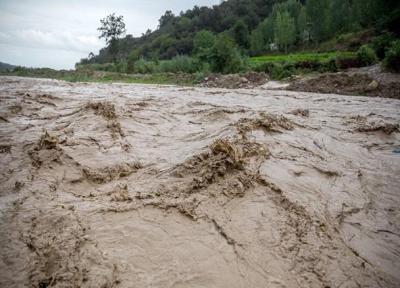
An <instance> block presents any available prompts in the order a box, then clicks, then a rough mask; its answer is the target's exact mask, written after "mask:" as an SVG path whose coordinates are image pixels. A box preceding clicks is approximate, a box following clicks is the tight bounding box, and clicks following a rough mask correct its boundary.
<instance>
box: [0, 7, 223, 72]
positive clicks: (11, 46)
mask: <svg viewBox="0 0 400 288" xmlns="http://www.w3.org/2000/svg"><path fill="white" fill-rule="evenodd" d="M219 2H220V1H219V0H109V1H106V0H84V1H83V0H81V1H79V0H0V62H5V63H9V64H14V65H23V66H28V67H50V68H55V69H71V68H73V67H74V65H75V63H76V62H78V61H79V59H81V58H83V57H86V56H87V55H88V54H89V52H94V53H95V54H97V52H98V50H99V49H100V48H102V47H103V46H104V45H105V43H104V41H103V40H100V39H98V37H97V36H98V31H97V27H98V26H99V23H100V19H101V18H104V17H105V16H107V15H108V14H110V13H113V12H115V13H116V14H118V15H123V16H124V20H125V23H126V28H127V34H132V35H133V36H140V35H141V34H142V33H144V32H145V31H146V30H147V29H148V28H150V29H152V30H154V29H155V28H156V27H157V25H158V19H159V18H160V16H161V15H162V14H164V12H165V11H166V10H172V11H173V12H174V13H175V14H178V13H179V12H180V11H182V10H187V9H190V8H192V7H193V6H194V5H197V6H212V5H215V4H218V3H219Z"/></svg>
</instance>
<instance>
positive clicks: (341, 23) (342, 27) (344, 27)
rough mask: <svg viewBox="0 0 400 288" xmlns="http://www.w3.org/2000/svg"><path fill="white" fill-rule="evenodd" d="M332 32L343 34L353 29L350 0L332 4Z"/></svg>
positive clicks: (339, 0) (333, 0)
mask: <svg viewBox="0 0 400 288" xmlns="http://www.w3.org/2000/svg"><path fill="white" fill-rule="evenodd" d="M330 11H331V18H332V23H331V24H332V30H333V31H335V32H336V33H340V32H341V33H343V32H347V31H349V30H350V27H351V21H352V19H351V14H352V12H351V4H350V1H349V0H332V4H331V9H330Z"/></svg>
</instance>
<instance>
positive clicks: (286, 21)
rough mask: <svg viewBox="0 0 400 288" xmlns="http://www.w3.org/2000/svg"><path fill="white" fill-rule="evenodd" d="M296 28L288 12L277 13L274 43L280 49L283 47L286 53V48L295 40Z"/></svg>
mask: <svg viewBox="0 0 400 288" xmlns="http://www.w3.org/2000/svg"><path fill="white" fill-rule="evenodd" d="M295 33H296V28H295V25H294V19H293V18H292V17H290V14H289V12H287V11H284V12H283V13H281V12H278V14H277V16H276V20H275V42H276V44H278V45H279V46H280V47H284V49H285V53H287V50H288V46H289V45H291V44H293V43H294V41H295V40H296V34H295Z"/></svg>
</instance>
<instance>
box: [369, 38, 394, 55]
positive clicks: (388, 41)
mask: <svg viewBox="0 0 400 288" xmlns="http://www.w3.org/2000/svg"><path fill="white" fill-rule="evenodd" d="M394 40H395V38H394V35H393V34H392V33H387V32H386V33H383V34H382V35H380V36H378V37H375V38H374V40H373V42H372V48H373V49H374V51H375V54H376V56H377V57H378V58H379V59H383V58H385V54H386V52H387V51H388V50H389V48H390V46H391V45H392V42H393V41H394Z"/></svg>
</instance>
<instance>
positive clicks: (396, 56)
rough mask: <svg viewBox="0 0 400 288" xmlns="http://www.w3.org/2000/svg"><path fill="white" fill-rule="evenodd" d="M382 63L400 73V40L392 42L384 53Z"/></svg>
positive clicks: (390, 69) (388, 68)
mask: <svg viewBox="0 0 400 288" xmlns="http://www.w3.org/2000/svg"><path fill="white" fill-rule="evenodd" d="M384 65H385V67H386V69H387V70H389V71H392V72H397V73H400V40H397V41H395V42H393V44H392V46H391V48H390V49H389V50H388V52H387V53H386V57H385V60H384Z"/></svg>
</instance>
